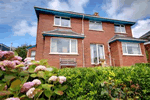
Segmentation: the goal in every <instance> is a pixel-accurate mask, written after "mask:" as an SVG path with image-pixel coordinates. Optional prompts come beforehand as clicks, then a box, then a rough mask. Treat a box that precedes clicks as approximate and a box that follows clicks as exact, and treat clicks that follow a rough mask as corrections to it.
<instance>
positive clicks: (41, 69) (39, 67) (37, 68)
mask: <svg viewBox="0 0 150 100" xmlns="http://www.w3.org/2000/svg"><path fill="white" fill-rule="evenodd" d="M46 70H47V68H46V67H45V66H42V65H39V66H37V67H36V68H35V70H34V72H38V71H46Z"/></svg>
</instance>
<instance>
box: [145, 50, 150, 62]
mask: <svg viewBox="0 0 150 100" xmlns="http://www.w3.org/2000/svg"><path fill="white" fill-rule="evenodd" d="M145 52H146V58H147V61H149V53H148V50H145Z"/></svg>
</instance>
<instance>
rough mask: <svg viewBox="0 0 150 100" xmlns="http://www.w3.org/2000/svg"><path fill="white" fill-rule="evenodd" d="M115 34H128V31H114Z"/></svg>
mask: <svg viewBox="0 0 150 100" xmlns="http://www.w3.org/2000/svg"><path fill="white" fill-rule="evenodd" d="M115 34H128V33H123V32H115Z"/></svg>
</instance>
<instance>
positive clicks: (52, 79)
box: [48, 76, 58, 81]
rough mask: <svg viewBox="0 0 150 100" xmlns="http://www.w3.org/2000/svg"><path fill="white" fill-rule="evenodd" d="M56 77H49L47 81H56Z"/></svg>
mask: <svg viewBox="0 0 150 100" xmlns="http://www.w3.org/2000/svg"><path fill="white" fill-rule="evenodd" d="M57 78H58V77H57V76H51V77H50V78H49V79H48V80H49V81H57Z"/></svg>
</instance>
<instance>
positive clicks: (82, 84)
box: [55, 64, 150, 100]
mask: <svg viewBox="0 0 150 100" xmlns="http://www.w3.org/2000/svg"><path fill="white" fill-rule="evenodd" d="M59 75H64V76H66V77H67V83H66V84H67V85H68V88H67V90H66V91H65V93H64V95H63V96H60V97H57V96H56V97H55V98H58V99H61V100H85V99H86V100H111V99H112V100H113V99H114V100H116V98H118V99H119V100H121V99H122V100H127V99H128V100H135V99H136V100H141V99H142V100H149V99H150V64H136V65H134V66H131V67H103V68H102V67H95V68H74V69H70V68H65V69H61V70H59Z"/></svg>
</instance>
